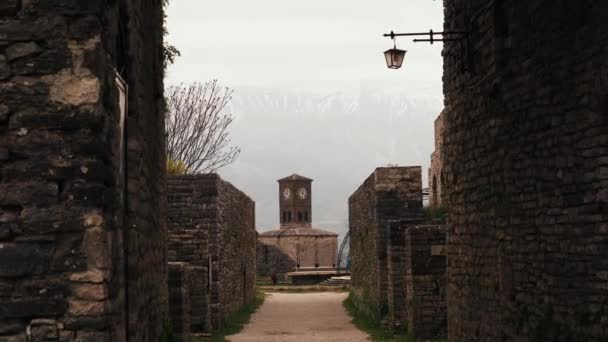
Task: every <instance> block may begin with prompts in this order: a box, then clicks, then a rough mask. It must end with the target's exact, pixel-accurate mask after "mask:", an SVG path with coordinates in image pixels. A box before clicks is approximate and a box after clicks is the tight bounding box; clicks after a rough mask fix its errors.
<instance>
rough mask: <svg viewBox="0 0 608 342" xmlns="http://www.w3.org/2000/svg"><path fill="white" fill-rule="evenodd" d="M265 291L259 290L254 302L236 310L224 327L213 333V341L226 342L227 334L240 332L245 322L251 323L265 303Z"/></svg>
mask: <svg viewBox="0 0 608 342" xmlns="http://www.w3.org/2000/svg"><path fill="white" fill-rule="evenodd" d="M264 297H265V295H264V293H263V292H262V291H259V290H257V291H256V293H255V299H254V300H253V302H251V303H249V304H247V305H245V306H244V307H243V308H241V310H239V311H237V312H235V313H234V314H233V315H232V316H230V317H229V318H228V319H227V320H226V321H225V322H224V323H223V324H222V327H221V328H220V329H219V330H217V331H214V332H213V333H212V334H211V340H210V341H211V342H225V341H227V340H226V336H229V335H234V334H238V333H239V332H241V330H243V327H244V326H245V324H247V323H249V320H250V319H251V316H252V315H253V313H254V312H256V310H257V309H258V308H259V307H260V306H262V304H263V303H264Z"/></svg>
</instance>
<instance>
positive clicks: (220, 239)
mask: <svg viewBox="0 0 608 342" xmlns="http://www.w3.org/2000/svg"><path fill="white" fill-rule="evenodd" d="M218 180H219V182H218V192H219V196H218V199H217V205H218V210H219V213H218V214H219V215H218V223H219V228H220V229H219V230H218V231H217V240H215V241H217V242H216V243H215V245H214V240H213V239H212V242H211V243H210V245H209V250H210V251H211V252H212V253H213V252H214V251H215V253H217V254H216V255H217V256H218V259H217V261H215V262H213V263H212V272H215V274H216V275H217V276H214V277H213V278H212V279H213V280H214V283H212V293H211V294H212V298H213V296H214V292H213V291H214V290H216V291H218V292H219V293H217V292H216V293H215V295H217V301H216V303H217V304H216V305H217V307H214V306H213V304H214V303H213V301H212V307H211V310H212V311H213V310H217V313H218V315H217V316H216V317H217V320H216V322H215V323H216V324H217V326H220V325H221V321H222V320H225V319H226V318H228V317H229V316H230V315H232V314H233V313H235V312H236V311H238V310H239V309H240V308H241V307H242V306H243V305H245V304H248V303H250V302H252V301H253V300H254V299H255V279H256V273H257V272H256V255H255V253H256V244H257V237H258V233H257V231H256V230H255V203H254V202H253V201H252V200H251V199H250V198H249V197H248V196H247V195H245V194H244V193H243V192H241V191H240V190H239V189H237V188H236V187H234V186H233V185H232V184H230V183H228V182H225V181H221V179H219V177H218ZM212 237H213V234H212ZM212 317H213V316H212ZM212 324H213V323H212Z"/></svg>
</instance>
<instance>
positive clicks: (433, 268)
mask: <svg viewBox="0 0 608 342" xmlns="http://www.w3.org/2000/svg"><path fill="white" fill-rule="evenodd" d="M387 230H388V232H387V234H388V246H387V248H388V251H387V257H388V315H387V324H388V326H389V327H391V328H392V329H393V330H395V331H407V332H408V333H409V334H410V335H412V336H414V337H416V338H418V339H437V338H445V337H446V336H447V307H446V257H445V255H446V229H445V227H442V226H420V225H417V224H416V223H415V222H412V221H409V220H400V221H393V222H390V223H389V224H388V225H387Z"/></svg>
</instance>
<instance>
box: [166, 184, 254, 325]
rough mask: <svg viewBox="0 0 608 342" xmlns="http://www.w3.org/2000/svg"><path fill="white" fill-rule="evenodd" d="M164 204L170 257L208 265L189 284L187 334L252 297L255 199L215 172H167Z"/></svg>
mask: <svg viewBox="0 0 608 342" xmlns="http://www.w3.org/2000/svg"><path fill="white" fill-rule="evenodd" d="M168 203H169V204H168V205H169V216H168V222H169V223H168V226H169V240H170V242H169V252H168V253H169V261H176V262H178V261H179V262H187V263H189V264H191V265H193V266H199V267H203V268H205V267H208V268H209V269H210V271H209V276H208V277H206V278H205V280H206V281H201V279H200V277H199V278H197V281H196V282H195V283H193V284H192V285H191V289H190V291H191V292H192V293H195V292H197V293H198V296H195V297H193V298H192V301H193V304H192V306H193V308H196V310H193V312H195V313H196V315H199V318H198V319H193V320H192V332H193V333H202V332H206V331H208V328H209V327H207V324H208V323H206V322H208V321H207V319H208V320H209V321H210V328H212V329H218V328H220V327H221V324H222V322H223V321H224V320H225V319H226V318H228V317H229V316H230V315H231V314H233V313H235V312H236V311H238V310H239V309H240V308H241V307H242V306H243V305H245V304H248V303H250V302H251V301H252V300H253V299H254V298H255V274H256V240H257V232H256V230H255V203H254V202H253V201H252V200H251V199H250V198H249V197H248V196H247V195H245V194H244V193H243V192H241V191H240V190H238V189H237V188H235V187H234V186H233V185H232V184H230V183H228V182H226V181H224V180H222V179H221V178H220V177H219V176H218V175H216V174H206V175H184V176H170V177H169V180H168ZM209 277H210V278H209ZM209 284H210V287H208V286H209ZM206 287H208V288H206ZM207 295H208V298H209V299H208V302H206V301H207V299H206V298H207ZM207 308H208V309H207ZM202 310H209V312H208V313H207V312H206V311H202ZM205 315H206V316H205ZM207 317H208V318H207Z"/></svg>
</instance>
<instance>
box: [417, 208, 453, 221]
mask: <svg viewBox="0 0 608 342" xmlns="http://www.w3.org/2000/svg"><path fill="white" fill-rule="evenodd" d="M423 212H424V222H425V223H427V224H445V222H446V218H447V216H448V212H447V211H446V210H445V209H443V208H432V207H429V208H424V209H423Z"/></svg>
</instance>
